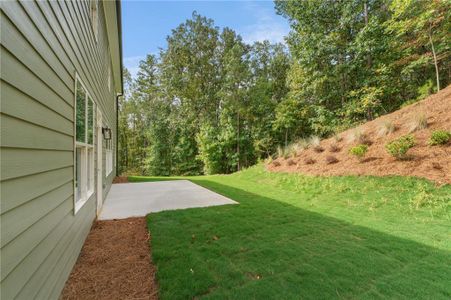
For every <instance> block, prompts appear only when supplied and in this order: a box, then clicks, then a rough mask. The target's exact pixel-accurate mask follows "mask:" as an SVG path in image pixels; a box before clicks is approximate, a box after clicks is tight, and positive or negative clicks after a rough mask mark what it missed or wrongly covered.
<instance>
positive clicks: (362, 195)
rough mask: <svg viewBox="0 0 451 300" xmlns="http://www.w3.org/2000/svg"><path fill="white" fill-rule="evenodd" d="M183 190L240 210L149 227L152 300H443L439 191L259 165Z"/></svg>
mask: <svg viewBox="0 0 451 300" xmlns="http://www.w3.org/2000/svg"><path fill="white" fill-rule="evenodd" d="M160 179H167V178H156V177H147V178H144V177H130V180H131V181H146V180H160ZM187 179H189V180H191V181H192V182H194V183H197V184H199V185H202V186H204V187H206V188H208V189H210V190H213V191H216V192H218V193H220V194H223V195H225V196H227V197H230V198H231V199H234V200H236V201H238V202H239V203H240V204H239V205H227V206H220V207H211V208H196V209H187V210H179V211H167V212H161V213H154V214H150V215H149V216H148V225H149V229H150V231H151V234H152V242H151V243H152V257H153V261H154V263H155V264H156V266H157V269H158V271H157V280H158V282H159V285H160V296H161V298H162V299H192V298H205V299H331V298H346V299H373V298H391V299H451V217H450V215H451V214H450V210H449V203H450V202H451V201H450V198H451V186H450V185H447V186H443V187H440V188H437V187H434V185H433V184H431V183H429V182H427V181H425V180H420V179H413V178H405V177H385V178H376V177H331V178H317V177H307V176H300V175H295V174H272V173H268V172H266V171H265V170H264V169H263V168H262V166H257V167H253V168H250V169H248V170H245V171H243V172H240V173H236V174H232V175H220V176H199V177H187ZM417 206H418V208H417Z"/></svg>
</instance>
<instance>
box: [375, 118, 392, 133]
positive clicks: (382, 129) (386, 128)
mask: <svg viewBox="0 0 451 300" xmlns="http://www.w3.org/2000/svg"><path fill="white" fill-rule="evenodd" d="M395 130H396V126H395V125H394V124H393V122H391V121H389V120H386V121H384V122H382V123H381V124H380V125H379V130H378V135H379V136H384V135H389V134H390V133H393V132H394V131H395Z"/></svg>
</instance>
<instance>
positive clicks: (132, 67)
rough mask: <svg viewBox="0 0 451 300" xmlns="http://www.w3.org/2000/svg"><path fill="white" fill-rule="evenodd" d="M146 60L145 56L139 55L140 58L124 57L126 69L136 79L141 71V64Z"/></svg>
mask: <svg viewBox="0 0 451 300" xmlns="http://www.w3.org/2000/svg"><path fill="white" fill-rule="evenodd" d="M144 58H146V56H145V55H138V56H130V57H124V61H123V63H124V67H126V68H127V70H128V71H129V72H130V74H131V75H132V78H135V77H136V74H137V73H138V70H139V62H140V61H141V60H143V59H144Z"/></svg>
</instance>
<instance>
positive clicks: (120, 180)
mask: <svg viewBox="0 0 451 300" xmlns="http://www.w3.org/2000/svg"><path fill="white" fill-rule="evenodd" d="M113 183H128V177H127V176H116V177H114V179H113Z"/></svg>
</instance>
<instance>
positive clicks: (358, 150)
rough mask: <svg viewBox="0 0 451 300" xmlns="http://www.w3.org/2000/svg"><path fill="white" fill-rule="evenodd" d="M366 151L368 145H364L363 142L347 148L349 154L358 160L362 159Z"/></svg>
mask: <svg viewBox="0 0 451 300" xmlns="http://www.w3.org/2000/svg"><path fill="white" fill-rule="evenodd" d="M367 152H368V146H367V145H364V144H361V145H357V146H355V147H352V148H351V149H349V154H351V155H354V156H355V157H357V158H358V159H359V160H360V161H362V160H363V159H364V158H365V155H366V153H367Z"/></svg>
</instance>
